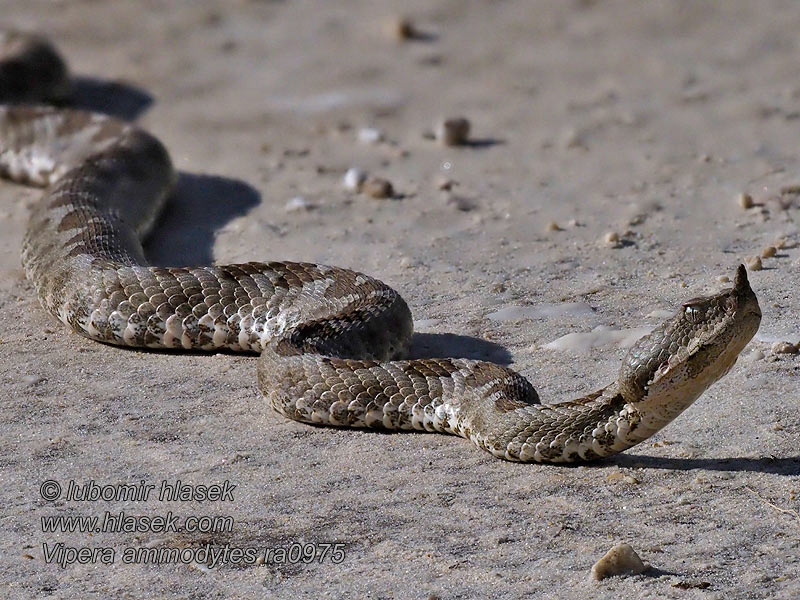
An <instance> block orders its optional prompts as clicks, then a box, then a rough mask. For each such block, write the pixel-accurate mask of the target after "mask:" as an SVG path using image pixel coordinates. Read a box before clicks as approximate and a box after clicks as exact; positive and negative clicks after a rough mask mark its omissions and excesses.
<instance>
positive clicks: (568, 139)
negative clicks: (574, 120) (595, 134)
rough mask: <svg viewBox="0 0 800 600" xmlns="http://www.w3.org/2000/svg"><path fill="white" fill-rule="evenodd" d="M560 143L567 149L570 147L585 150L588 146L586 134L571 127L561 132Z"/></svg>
mask: <svg viewBox="0 0 800 600" xmlns="http://www.w3.org/2000/svg"><path fill="white" fill-rule="evenodd" d="M558 143H559V145H560V146H561V147H562V148H563V149H565V150H569V149H570V148H583V149H584V150H585V149H586V148H587V145H586V140H585V136H584V134H582V133H581V132H579V131H578V130H577V129H573V128H571V127H570V128H568V129H566V130H565V131H563V132H562V133H561V135H560V136H559V139H558Z"/></svg>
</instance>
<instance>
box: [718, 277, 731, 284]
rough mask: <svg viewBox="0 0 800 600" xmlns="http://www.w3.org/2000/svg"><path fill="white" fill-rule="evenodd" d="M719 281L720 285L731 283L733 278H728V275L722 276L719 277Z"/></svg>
mask: <svg viewBox="0 0 800 600" xmlns="http://www.w3.org/2000/svg"><path fill="white" fill-rule="evenodd" d="M717 281H719V282H720V283H730V282H731V278H730V277H728V276H727V275H720V276H719V277H717Z"/></svg>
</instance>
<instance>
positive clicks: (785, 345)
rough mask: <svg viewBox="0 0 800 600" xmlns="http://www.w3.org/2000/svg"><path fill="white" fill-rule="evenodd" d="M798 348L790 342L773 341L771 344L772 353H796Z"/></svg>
mask: <svg viewBox="0 0 800 600" xmlns="http://www.w3.org/2000/svg"><path fill="white" fill-rule="evenodd" d="M798 351H800V349H799V348H798V347H797V344H792V343H791V342H775V343H774V344H772V353H773V354H797V353H798Z"/></svg>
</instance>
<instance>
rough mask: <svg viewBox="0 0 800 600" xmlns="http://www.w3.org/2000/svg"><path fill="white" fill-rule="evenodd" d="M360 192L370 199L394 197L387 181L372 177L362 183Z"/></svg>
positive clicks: (392, 189) (390, 185)
mask: <svg viewBox="0 0 800 600" xmlns="http://www.w3.org/2000/svg"><path fill="white" fill-rule="evenodd" d="M361 191H362V192H364V193H365V194H366V195H367V196H370V197H372V198H391V197H392V196H394V188H393V187H392V184H391V182H390V181H388V180H387V179H383V178H381V177H373V178H371V179H368V180H367V181H365V182H364V184H363V185H362V186H361Z"/></svg>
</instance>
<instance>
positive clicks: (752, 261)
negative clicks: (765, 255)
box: [744, 256, 764, 271]
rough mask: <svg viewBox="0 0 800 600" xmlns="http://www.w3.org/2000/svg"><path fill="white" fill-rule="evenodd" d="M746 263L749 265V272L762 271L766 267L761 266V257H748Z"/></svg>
mask: <svg viewBox="0 0 800 600" xmlns="http://www.w3.org/2000/svg"><path fill="white" fill-rule="evenodd" d="M744 262H745V264H746V265H747V270H748V271H760V270H761V269H763V268H764V265H763V264H761V257H760V256H748V257H747V258H746V259H745V261H744Z"/></svg>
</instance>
